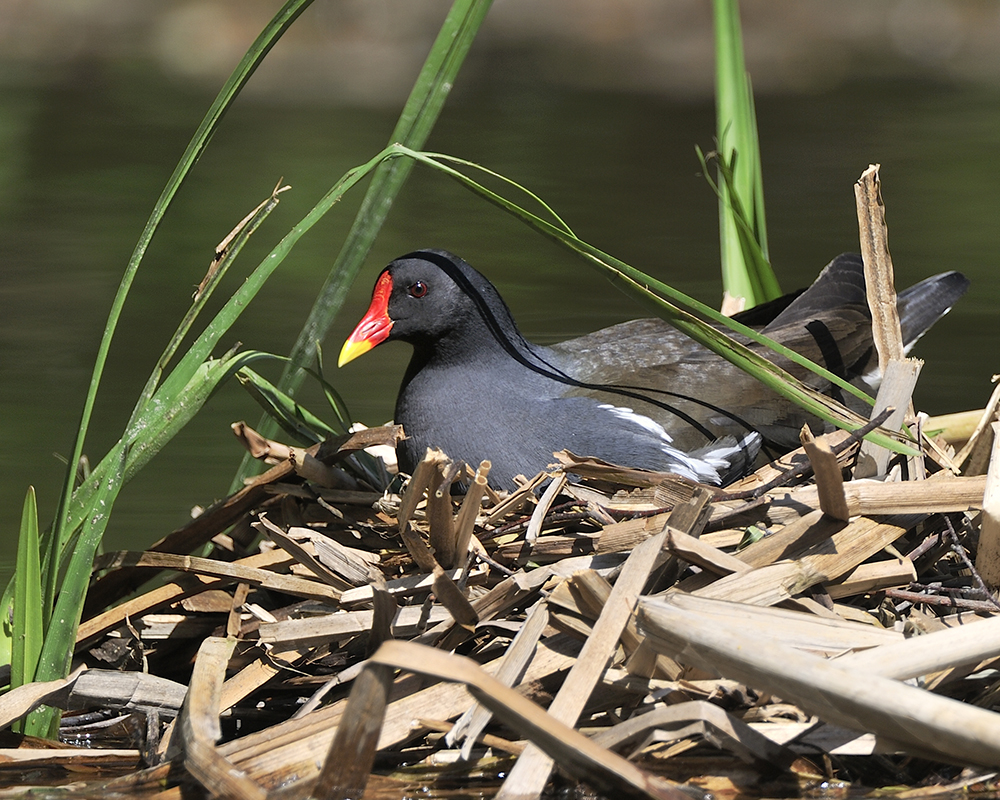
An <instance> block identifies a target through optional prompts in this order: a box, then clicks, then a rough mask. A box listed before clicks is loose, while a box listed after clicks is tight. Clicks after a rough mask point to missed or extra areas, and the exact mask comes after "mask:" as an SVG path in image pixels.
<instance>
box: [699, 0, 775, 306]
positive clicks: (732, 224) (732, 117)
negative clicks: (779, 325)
mask: <svg viewBox="0 0 1000 800" xmlns="http://www.w3.org/2000/svg"><path fill="white" fill-rule="evenodd" d="M712 7H713V15H714V16H713V19H714V27H715V64H716V68H715V108H716V139H717V142H718V148H719V152H720V153H721V158H720V168H721V166H722V165H723V164H725V165H726V166H727V168H729V169H730V170H731V175H730V178H731V179H727V180H723V181H720V182H719V185H718V187H716V191H717V192H718V194H719V244H720V249H721V256H722V280H723V286H724V287H725V289H726V291H727V292H728V293H729V294H730V295H731V296H733V297H743V298H745V299H746V304H747V307H750V306H753V305H756V304H757V303H760V302H762V301H764V300H770V299H773V298H775V297H779V296H780V295H781V290H780V288H779V286H778V281H777V278H776V277H775V275H774V272H773V271H772V270H771V267H770V263H769V256H768V248H767V224H766V221H765V218H764V181H763V173H762V169H761V161H760V144H759V140H758V135H757V118H756V113H755V109H754V105H753V92H752V91H751V87H750V76H749V74H748V73H747V70H746V66H745V62H744V56H743V37H742V33H741V30H740V14H739V4H738V2H737V0H713V6H712ZM737 155H738V158H737ZM707 175H708V173H707V172H706V176H707ZM748 235H749V237H750V241H752V242H753V243H754V245H753V247H750V246H749V242H748V241H747V238H746V237H747V236H748ZM755 250H756V251H757V252H754V251H755ZM758 253H759V255H758Z"/></svg>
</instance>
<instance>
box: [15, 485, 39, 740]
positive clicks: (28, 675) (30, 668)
mask: <svg viewBox="0 0 1000 800" xmlns="http://www.w3.org/2000/svg"><path fill="white" fill-rule="evenodd" d="M44 625H45V621H44V619H43V609H42V563H41V558H40V555H39V552H38V507H37V504H36V502H35V489H34V487H33V486H29V487H28V493H27V495H25V498H24V507H23V509H22V510H21V531H20V534H19V536H18V540H17V559H16V568H15V572H14V630H13V634H14V636H13V642H12V652H11V661H10V685H11V688H17V687H18V686H23V685H24V684H26V683H29V682H30V681H31V680H32V679H33V678H34V676H35V669H36V668H37V667H38V655H39V653H40V652H41V650H42V638H43V635H44ZM22 728H23V726H22V725H21V724H20V723H19V724H18V725H17V726H16V729H17V730H21V729H22Z"/></svg>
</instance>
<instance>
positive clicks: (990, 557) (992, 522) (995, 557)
mask: <svg viewBox="0 0 1000 800" xmlns="http://www.w3.org/2000/svg"><path fill="white" fill-rule="evenodd" d="M991 427H992V430H993V453H992V455H991V457H990V466H989V470H988V471H987V473H986V490H985V493H984V495H983V521H982V527H981V529H980V534H979V554H978V556H977V557H976V569H977V570H978V572H979V574H980V575H981V576H982V578H983V580H984V581H985V582H986V585H987V586H989V587H990V588H991V589H993V590H996V589H997V587H1000V422H994V423H993V425H992V426H991Z"/></svg>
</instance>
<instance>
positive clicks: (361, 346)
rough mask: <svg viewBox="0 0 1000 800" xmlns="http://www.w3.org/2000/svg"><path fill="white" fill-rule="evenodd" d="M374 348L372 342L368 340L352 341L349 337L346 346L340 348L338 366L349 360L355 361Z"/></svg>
mask: <svg viewBox="0 0 1000 800" xmlns="http://www.w3.org/2000/svg"><path fill="white" fill-rule="evenodd" d="M371 349H372V344H371V342H368V341H359V342H355V341H351V340H350V339H348V340H347V341H346V342H344V346H343V347H342V348H341V350H340V357H339V358H338V359H337V367H338V368H339V367H342V366H344V364H346V363H347V362H349V361H353V360H354V359H356V358H357V357H358V356H361V355H364V354H365V353H367V352H368V351H369V350H371Z"/></svg>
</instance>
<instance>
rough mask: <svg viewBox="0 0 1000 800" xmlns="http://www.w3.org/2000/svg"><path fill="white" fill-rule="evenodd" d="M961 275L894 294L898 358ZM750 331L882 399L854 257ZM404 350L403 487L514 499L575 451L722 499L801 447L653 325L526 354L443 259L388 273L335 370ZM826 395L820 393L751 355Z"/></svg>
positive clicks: (769, 402) (700, 351) (776, 416)
mask: <svg viewBox="0 0 1000 800" xmlns="http://www.w3.org/2000/svg"><path fill="white" fill-rule="evenodd" d="M968 283H969V282H968V280H967V279H966V278H965V277H964V276H963V275H961V274H960V273H957V272H948V273H943V274H941V275H936V276H934V277H932V278H927V279H926V280H924V281H922V282H920V283H918V284H916V285H915V286H912V287H910V288H909V289H906V290H904V291H903V292H901V293H900V294H899V298H898V308H899V316H900V321H901V327H902V332H903V340H904V343H905V344H906V346H907V347H909V346H911V345H912V344H913V343H914V342H916V340H917V339H918V338H919V337H920V336H921V335H922V334H923V333H924V332H925V331H926V330H927V329H928V328H929V327H930V326H931V325H933V324H934V322H935V321H937V320H938V319H939V318H940V317H941V316H942V315H943V314H945V313H946V312H947V311H948V310H949V309H950V308H951V306H952V304H953V303H954V302H955V301H956V300H957V299H958V298H959V297H961V295H962V294H963V293H964V292H965V290H966V289H967V287H968ZM743 321H744V322H745V323H746V324H749V325H753V326H755V327H761V328H762V331H763V332H764V333H766V334H767V335H768V336H770V337H772V338H773V339H776V340H778V341H779V342H781V343H782V344H785V345H786V346H788V347H790V348H792V349H794V350H796V351H798V352H800V353H803V354H804V355H806V356H808V357H809V358H810V359H812V360H813V361H815V362H817V363H819V364H821V365H822V366H825V367H826V368H827V369H829V370H830V371H831V372H834V373H835V374H838V375H840V376H841V377H844V378H846V379H847V380H853V381H855V382H858V381H861V382H864V383H866V384H867V385H866V386H865V388H866V389H869V390H870V389H871V388H873V386H875V385H876V384H877V380H876V379H877V366H876V358H875V355H874V347H873V345H872V338H871V319H870V314H869V311H868V305H867V301H866V297H865V284H864V274H863V267H862V262H861V258H860V256H856V255H850V254H847V255H842V256H838V257H837V258H835V259H834V260H833V261H832V262H831V263H830V264H829V265H828V266H827V267H826V268H825V269H824V270H823V272H822V273H821V274H820V276H819V277H818V278H817V279H816V281H815V282H814V283H813V284H812V286H810V287H809V288H808V289H807V290H805V291H804V292H801V293H799V294H798V295H791V296H788V297H786V298H782V299H781V300H778V301H773V302H772V303H770V304H766V305H765V306H763V307H758V308H755V309H752V310H751V311H749V312H746V314H745V315H743ZM395 339H399V340H401V341H404V342H409V343H410V344H411V345H413V357H412V358H411V360H410V363H409V366H408V367H407V370H406V374H405V376H404V377H403V383H402V386H401V387H400V390H399V395H398V397H397V400H396V411H395V421H396V422H397V423H399V424H401V425H402V426H403V430H404V431H405V433H406V435H407V437H408V438H406V439H404V440H403V441H402V442H401V443H400V445H399V447H398V448H397V456H398V459H399V467H400V469H401V470H402V471H404V472H412V470H413V468H414V467H415V466H416V464H417V463H418V462H419V460H420V459H421V458H422V457H423V455H424V452H425V451H426V449H427V447H439V448H441V449H442V450H444V451H445V452H446V453H447V454H448V455H449V456H450V457H452V458H455V459H460V460H462V461H466V462H467V463H469V464H473V465H475V464H478V463H479V462H480V461H481V460H483V459H490V460H491V461H492V464H493V466H492V469H491V472H490V479H491V483H493V482H495V484H496V485H498V486H503V487H505V488H511V487H513V486H514V476H516V475H518V474H523V475H527V476H531V475H533V474H535V473H536V472H537V471H538V470H540V469H544V468H545V467H546V466H547V465H548V464H550V463H551V462H552V461H553V452H555V451H557V450H562V449H568V450H571V451H573V452H575V453H577V454H579V455H586V456H596V457H598V458H601V459H604V460H606V461H611V462H613V463H618V464H622V465H626V466H632V467H642V468H646V469H653V470H660V471H669V472H674V473H677V474H679V475H683V476H684V477H687V478H690V479H691V480H695V481H699V482H702V483H710V484H720V483H725V482H727V481H729V480H732V479H735V478H737V477H739V476H740V475H741V474H743V473H745V472H746V471H747V470H748V469H749V467H750V465H751V463H752V461H753V459H754V457H755V456H756V453H757V450H758V449H759V448H760V446H761V442H762V439H766V440H767V441H769V442H771V443H773V444H775V445H777V446H779V447H784V448H790V447H794V446H796V445H797V443H798V431H799V429H800V428H801V426H802V424H803V423H804V422H807V421H808V422H811V423H813V424H814V425H815V424H818V422H817V420H815V418H812V417H810V416H809V415H807V414H806V413H805V412H803V411H802V410H801V409H799V408H798V407H797V406H795V405H794V404H792V403H791V402H790V401H787V400H785V399H783V398H782V397H780V396H779V395H777V394H776V393H774V392H773V391H771V390H770V389H767V388H766V387H765V386H763V385H762V384H760V383H759V382H758V381H756V380H755V379H754V378H752V377H750V376H748V375H747V374H745V373H744V372H743V371H742V370H740V369H739V368H737V367H735V366H733V365H731V364H730V363H729V362H728V361H726V360H724V359H723V358H721V357H720V356H718V355H716V354H714V353H712V352H711V351H709V350H708V349H706V348H705V347H703V346H701V345H699V344H698V343H696V342H695V341H693V340H692V339H690V338H689V337H687V336H685V335H684V334H682V333H680V332H679V331H677V330H676V329H675V328H673V327H671V326H670V325H669V324H668V323H666V322H664V321H662V320H659V319H642V320H634V321H632V322H624V323H621V324H619V325H613V326H611V327H609V328H605V329H602V330H599V331H596V332H595V333H591V334H588V335H586V336H582V337H579V338H576V339H571V340H568V341H566V342H562V343H560V344H556V345H553V346H550V347H543V346H540V345H536V344H532V343H531V342H528V341H527V340H526V339H525V338H524V337H523V336H522V335H521V333H520V332H519V331H518V328H517V325H516V324H515V322H514V318H513V316H512V315H511V313H510V310H509V309H508V308H507V304H506V303H504V301H503V299H502V298H501V297H500V294H499V293H498V292H497V290H496V288H495V287H494V286H493V284H491V283H490V282H489V281H488V280H487V279H486V278H485V277H483V276H482V275H481V274H480V273H479V272H477V271H476V270H474V269H473V268H472V267H471V266H469V265H468V264H467V263H466V262H465V261H463V260H462V259H461V258H458V257H457V256H455V255H453V254H451V253H448V252H447V251H444V250H419V251H416V252H413V253H409V254H408V255H405V256H402V257H401V258H398V259H396V260H395V261H393V262H392V263H391V264H390V265H389V266H388V267H386V268H385V270H383V271H382V273H381V275H379V277H378V280H377V281H376V283H375V289H374V292H373V295H372V302H371V306H370V307H369V309H368V312H367V313H366V314H365V316H364V317H363V319H362V320H361V322H359V323H358V326H357V327H356V328H355V329H354V332H353V333H352V334H351V335H350V337H349V338H348V339H347V341H346V342H345V343H344V347H343V350H342V351H341V354H340V364H341V365H343V364H346V363H347V362H348V361H351V360H352V359H354V358H356V357H357V356H359V355H361V354H362V353H365V352H367V351H368V350H370V349H371V348H373V347H375V346H376V345H377V344H380V343H381V342H384V341H392V340H395ZM751 347H753V348H755V349H759V350H760V351H761V352H763V353H765V354H767V355H768V356H769V357H771V358H772V360H775V361H777V362H778V363H780V365H781V366H782V367H784V368H785V369H788V370H789V371H790V372H792V373H793V374H796V375H797V376H799V377H800V378H803V379H804V380H806V381H807V382H809V383H810V384H811V385H813V386H815V387H816V388H819V389H820V390H822V391H830V386H829V384H828V383H827V382H826V381H822V380H821V379H819V378H817V377H816V376H814V375H812V373H808V372H807V371H806V370H803V369H802V368H800V367H797V366H795V365H793V364H791V363H789V362H787V361H785V360H783V359H777V358H775V357H774V354H773V353H772V352H771V351H769V350H767V349H766V348H763V347H761V346H759V345H756V344H751Z"/></svg>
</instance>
